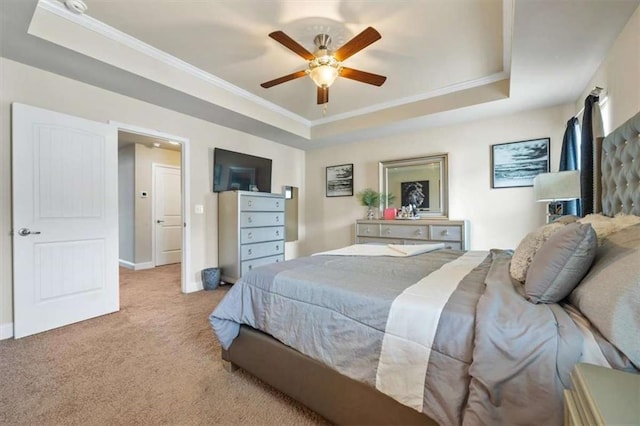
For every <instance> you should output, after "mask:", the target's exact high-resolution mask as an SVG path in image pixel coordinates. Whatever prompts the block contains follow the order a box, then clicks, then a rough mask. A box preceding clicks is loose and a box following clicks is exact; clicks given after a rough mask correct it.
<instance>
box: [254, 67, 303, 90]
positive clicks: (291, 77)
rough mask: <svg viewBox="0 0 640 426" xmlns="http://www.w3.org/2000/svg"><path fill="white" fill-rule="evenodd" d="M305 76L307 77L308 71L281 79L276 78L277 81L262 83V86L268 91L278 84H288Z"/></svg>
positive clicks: (298, 72)
mask: <svg viewBox="0 0 640 426" xmlns="http://www.w3.org/2000/svg"><path fill="white" fill-rule="evenodd" d="M305 75H307V72H306V71H304V70H303V71H296V72H294V73H292V74H289V75H284V76H282V77H280V78H276V79H275V80H271V81H267V82H265V83H262V84H261V85H260V86H262V87H264V88H265V89H268V88H269V87H273V86H275V85H277V84H281V83H286V82H287V81H291V80H295V79H296V78H300V77H304V76H305Z"/></svg>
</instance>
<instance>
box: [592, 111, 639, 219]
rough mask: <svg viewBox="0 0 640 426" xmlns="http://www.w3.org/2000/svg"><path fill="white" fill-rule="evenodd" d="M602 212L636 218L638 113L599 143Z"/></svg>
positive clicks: (608, 214) (637, 211)
mask: <svg viewBox="0 0 640 426" xmlns="http://www.w3.org/2000/svg"><path fill="white" fill-rule="evenodd" d="M600 164H601V173H602V180H601V183H602V192H601V194H602V213H603V214H604V215H606V216H614V215H615V214H616V213H626V214H634V215H636V216H640V112H639V113H637V114H636V115H635V116H633V117H631V119H629V120H628V121H627V122H625V123H624V124H623V125H621V126H620V127H618V128H617V129H616V130H614V131H613V132H611V133H610V134H609V135H608V136H607V137H606V138H605V139H604V142H603V143H602V158H601V163H600Z"/></svg>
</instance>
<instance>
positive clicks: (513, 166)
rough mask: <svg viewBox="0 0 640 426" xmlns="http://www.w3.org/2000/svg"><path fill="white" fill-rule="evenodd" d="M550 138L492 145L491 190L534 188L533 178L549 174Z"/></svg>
mask: <svg viewBox="0 0 640 426" xmlns="http://www.w3.org/2000/svg"><path fill="white" fill-rule="evenodd" d="M549 145H550V138H540V139H530V140H526V141H518V142H508V143H501V144H496V145H491V188H515V187H526V186H533V178H534V177H536V176H537V175H539V174H540V173H547V172H549V162H550V155H551V154H550V150H549Z"/></svg>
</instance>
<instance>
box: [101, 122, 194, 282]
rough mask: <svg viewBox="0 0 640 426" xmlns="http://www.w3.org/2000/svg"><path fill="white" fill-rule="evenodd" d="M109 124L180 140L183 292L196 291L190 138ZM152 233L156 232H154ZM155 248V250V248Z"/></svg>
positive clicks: (155, 136) (130, 130)
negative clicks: (192, 273)
mask: <svg viewBox="0 0 640 426" xmlns="http://www.w3.org/2000/svg"><path fill="white" fill-rule="evenodd" d="M109 124H112V125H114V126H115V127H117V128H118V130H123V131H125V132H129V133H136V134H139V135H143V136H150V137H153V138H159V139H167V140H171V141H174V142H178V143H179V144H180V145H181V147H182V150H181V155H180V173H181V175H182V221H183V224H184V227H183V229H182V268H181V269H182V277H181V289H182V292H183V293H192V292H194V291H198V290H201V289H202V288H201V286H200V285H199V284H198V283H197V282H196V281H189V280H188V277H191V258H190V256H189V253H190V252H191V209H190V206H191V201H190V195H191V164H190V161H189V159H190V158H191V156H190V148H191V146H190V141H189V139H188V138H184V137H182V136H176V135H171V134H169V133H165V132H161V131H159V130H154V129H147V128H144V127H140V126H136V125H133V124H126V123H120V122H118V121H109ZM152 235H154V234H153V233H152ZM152 238H155V237H152ZM153 250H155V248H154V249H153ZM153 259H154V260H153V262H154V263H155V257H154V258H153Z"/></svg>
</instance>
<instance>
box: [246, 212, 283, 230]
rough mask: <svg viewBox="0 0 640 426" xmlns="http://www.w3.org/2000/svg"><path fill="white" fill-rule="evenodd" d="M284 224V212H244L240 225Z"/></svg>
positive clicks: (248, 226)
mask: <svg viewBox="0 0 640 426" xmlns="http://www.w3.org/2000/svg"><path fill="white" fill-rule="evenodd" d="M283 224H284V213H269V212H242V213H240V227H241V228H253V227H259V226H278V225H283Z"/></svg>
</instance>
